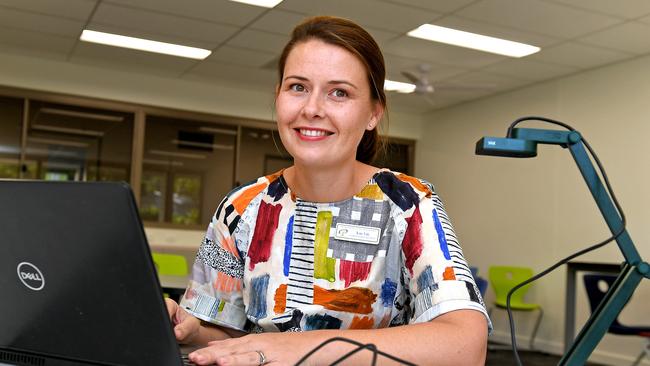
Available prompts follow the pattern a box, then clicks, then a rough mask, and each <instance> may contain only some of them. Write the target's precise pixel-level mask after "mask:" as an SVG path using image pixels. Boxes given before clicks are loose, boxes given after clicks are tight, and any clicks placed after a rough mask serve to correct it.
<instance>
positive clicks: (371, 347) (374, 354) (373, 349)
mask: <svg viewBox="0 0 650 366" xmlns="http://www.w3.org/2000/svg"><path fill="white" fill-rule="evenodd" d="M364 349H368V350H370V351H371V352H372V366H375V363H376V362H377V346H375V345H374V344H372V343H368V344H364V345H361V346H358V347H357V348H355V349H353V350H352V351H350V352H348V353H346V354H344V355H343V356H341V357H339V358H338V359H337V360H336V361H334V362H332V363H331V364H330V366H335V365H338V364H339V363H341V362H343V361H345V360H346V359H347V358H348V357H351V356H352V355H353V354H355V353H357V352H359V351H362V350H364Z"/></svg>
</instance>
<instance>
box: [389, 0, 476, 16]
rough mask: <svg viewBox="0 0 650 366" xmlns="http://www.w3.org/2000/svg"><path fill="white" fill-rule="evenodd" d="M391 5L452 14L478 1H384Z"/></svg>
mask: <svg viewBox="0 0 650 366" xmlns="http://www.w3.org/2000/svg"><path fill="white" fill-rule="evenodd" d="M384 1H386V2H389V3H394V4H399V5H402V6H409V7H416V8H422V9H427V10H433V11H435V12H438V13H450V12H453V11H456V10H458V9H460V8H462V7H464V6H466V5H468V4H471V3H473V2H474V1H476V0H454V1H449V0H384Z"/></svg>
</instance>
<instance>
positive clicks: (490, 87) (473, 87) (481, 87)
mask: <svg viewBox="0 0 650 366" xmlns="http://www.w3.org/2000/svg"><path fill="white" fill-rule="evenodd" d="M496 88H497V85H496V84H474V85H460V84H438V83H436V90H440V91H445V90H446V91H463V90H467V91H472V90H476V91H481V90H494V89H496Z"/></svg>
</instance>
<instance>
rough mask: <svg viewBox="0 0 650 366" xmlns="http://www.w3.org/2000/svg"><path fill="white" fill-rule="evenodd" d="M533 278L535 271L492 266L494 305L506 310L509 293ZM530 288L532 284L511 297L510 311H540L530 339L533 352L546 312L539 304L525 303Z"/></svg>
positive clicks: (490, 269) (490, 276) (489, 275)
mask: <svg viewBox="0 0 650 366" xmlns="http://www.w3.org/2000/svg"><path fill="white" fill-rule="evenodd" d="M532 276H533V270H532V269H531V268H528V267H513V266H491V267H490V268H489V270H488V277H489V279H490V284H491V285H492V288H493V289H494V293H495V295H496V300H495V301H494V304H495V305H496V306H497V307H499V308H502V309H506V300H507V298H508V292H509V291H510V290H511V289H512V288H513V287H515V286H516V285H518V284H520V283H522V282H523V281H525V280H527V279H529V278H531V277H532ZM529 288H530V284H528V285H526V286H524V287H521V288H519V289H518V290H517V291H515V293H513V294H512V296H511V297H510V309H512V310H513V311H533V310H538V311H539V315H538V316H537V322H536V323H535V327H534V328H533V334H532V335H531V337H530V349H531V350H532V349H533V345H534V342H535V336H536V335H537V330H538V329H539V325H540V323H541V322H542V316H543V315H544V311H543V310H542V307H541V306H540V305H539V304H533V303H527V302H525V301H524V295H526V292H527V291H528V289H529ZM491 313H492V309H491V308H490V315H491Z"/></svg>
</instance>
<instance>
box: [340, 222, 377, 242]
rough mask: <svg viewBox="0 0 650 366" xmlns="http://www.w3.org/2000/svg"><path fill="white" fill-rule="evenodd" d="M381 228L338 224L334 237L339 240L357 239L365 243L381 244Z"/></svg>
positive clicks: (356, 240)
mask: <svg viewBox="0 0 650 366" xmlns="http://www.w3.org/2000/svg"><path fill="white" fill-rule="evenodd" d="M380 236H381V229H380V228H378V227H370V226H360V225H351V224H342V223H338V224H336V232H335V234H334V238H335V239H338V240H347V241H355V242H357V243H364V244H375V245H376V244H379V237H380Z"/></svg>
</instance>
